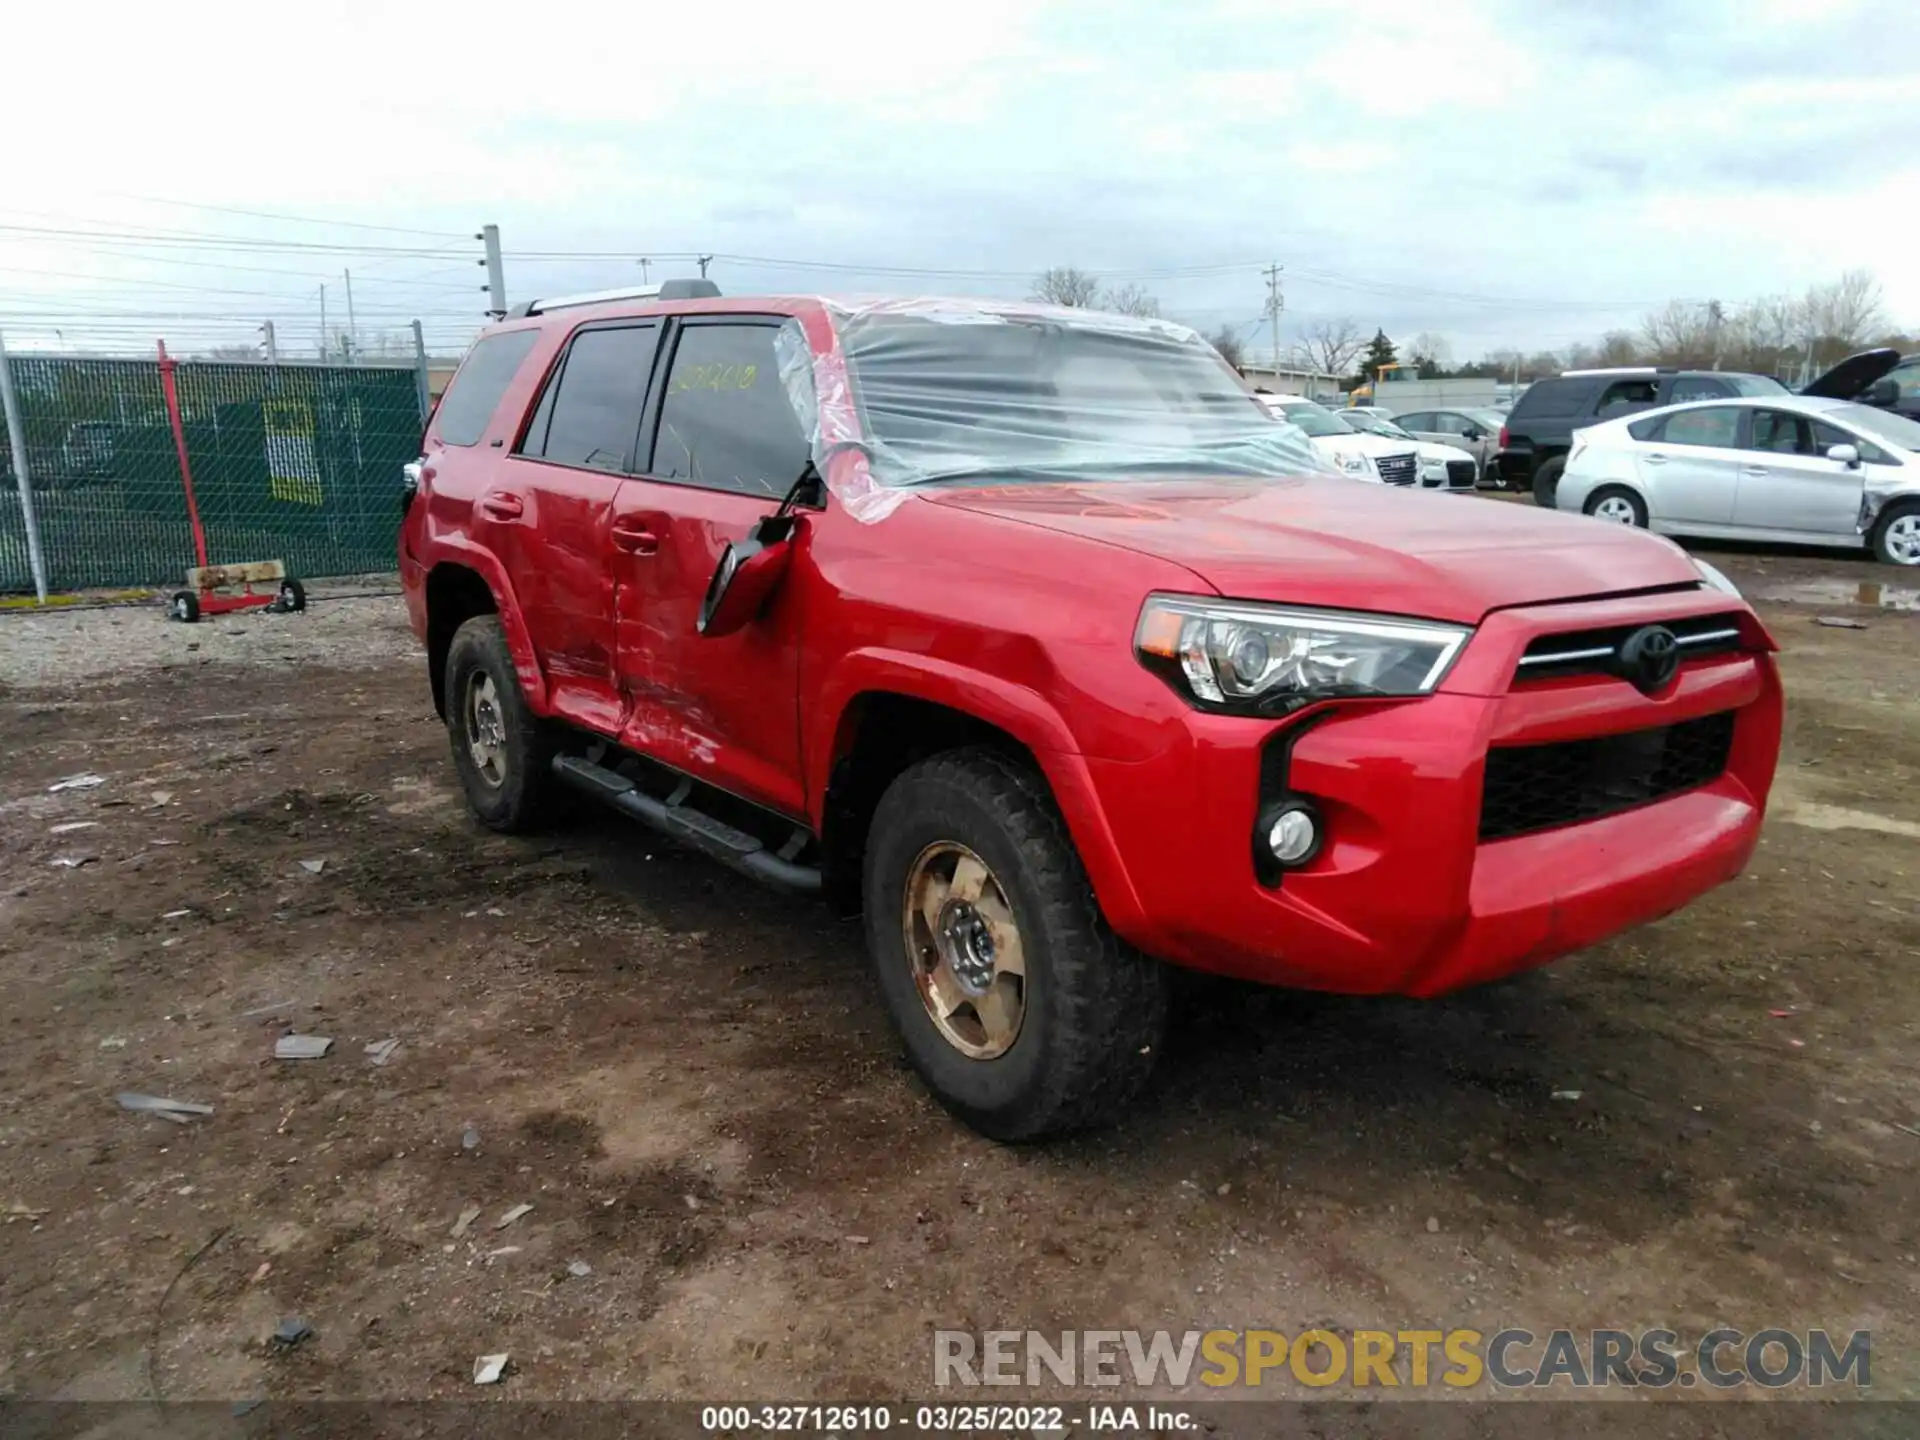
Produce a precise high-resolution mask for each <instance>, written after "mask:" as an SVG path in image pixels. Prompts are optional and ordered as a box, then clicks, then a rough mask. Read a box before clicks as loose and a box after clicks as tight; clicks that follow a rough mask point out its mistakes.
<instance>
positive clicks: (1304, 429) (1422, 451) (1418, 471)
mask: <svg viewBox="0 0 1920 1440" xmlns="http://www.w3.org/2000/svg"><path fill="white" fill-rule="evenodd" d="M1257 398H1258V399H1259V401H1260V403H1261V404H1262V405H1264V406H1265V407H1266V409H1267V412H1268V413H1269V414H1271V415H1272V416H1273V417H1274V419H1276V420H1284V421H1285V422H1287V423H1288V424H1289V425H1293V426H1295V427H1296V428H1298V429H1299V430H1300V431H1301V433H1303V434H1304V435H1305V436H1306V437H1307V439H1308V440H1309V441H1311V442H1312V444H1313V448H1314V450H1315V451H1316V452H1317V453H1319V454H1320V455H1322V456H1324V457H1325V458H1326V459H1327V460H1328V461H1330V462H1331V463H1332V464H1333V465H1334V467H1335V468H1337V469H1338V470H1339V471H1340V473H1341V474H1343V475H1347V476H1349V477H1351V478H1353V479H1356V480H1374V481H1378V482H1380V483H1381V484H1383V485H1418V486H1420V487H1422V488H1426V489H1437V490H1471V489H1473V486H1474V479H1475V476H1474V467H1473V465H1472V464H1471V463H1466V464H1462V463H1460V460H1461V456H1460V452H1458V451H1456V450H1452V449H1450V448H1449V447H1447V446H1445V445H1434V444H1429V443H1426V442H1423V441H1421V440H1418V439H1415V438H1414V437H1413V436H1411V435H1409V434H1407V432H1406V431H1404V430H1402V429H1401V428H1400V427H1399V426H1397V425H1395V424H1394V423H1393V422H1392V421H1390V420H1381V419H1379V418H1378V417H1376V416H1373V415H1370V414H1366V413H1364V412H1360V411H1341V412H1339V413H1338V414H1336V413H1335V412H1334V411H1332V410H1329V409H1327V408H1326V406H1324V405H1316V404H1315V403H1314V402H1313V401H1311V400H1307V399H1304V398H1302V397H1301V396H1298V395H1260V396H1258V397H1257Z"/></svg>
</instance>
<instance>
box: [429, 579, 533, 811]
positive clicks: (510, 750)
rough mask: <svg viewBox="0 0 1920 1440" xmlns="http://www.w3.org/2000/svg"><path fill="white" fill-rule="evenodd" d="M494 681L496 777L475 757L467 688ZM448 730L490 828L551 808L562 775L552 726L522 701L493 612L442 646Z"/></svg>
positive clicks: (476, 807)
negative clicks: (555, 764)
mask: <svg viewBox="0 0 1920 1440" xmlns="http://www.w3.org/2000/svg"><path fill="white" fill-rule="evenodd" d="M483 679H484V680H488V681H491V682H492V686H491V695H492V698H491V701H490V702H489V703H490V706H491V712H490V713H491V715H492V716H493V717H494V718H496V719H497V720H498V723H499V729H500V734H499V738H498V744H497V746H496V747H495V748H496V750H497V753H498V757H499V764H498V774H497V777H496V776H493V775H490V774H489V773H487V772H486V771H484V770H483V769H482V767H481V765H480V763H479V761H478V760H476V758H475V756H474V753H473V749H472V745H473V741H474V740H475V738H476V736H475V732H474V727H475V714H474V705H473V695H472V693H471V691H470V688H469V687H473V686H478V685H480V684H481V682H482V680H483ZM446 696H447V736H448V739H449V741H450V742H451V743H452V746H453V765H454V769H455V770H457V771H458V772H459V774H460V788H461V789H463V790H464V791H466V794H467V804H468V806H469V807H470V808H471V809H472V810H473V813H474V814H475V815H476V816H478V817H479V820H480V823H481V824H483V825H485V826H487V827H488V828H489V829H493V830H499V831H502V832H503V833H506V834H513V833H515V832H518V831H523V830H530V829H533V828H534V827H535V826H537V825H538V824H539V823H540V821H541V820H542V819H543V818H544V817H545V816H546V815H547V814H548V813H549V811H550V809H551V807H552V804H553V799H554V793H555V791H556V789H557V788H558V784H559V782H558V781H557V780H555V779H554V775H553V770H552V768H551V767H552V764H553V756H554V748H555V746H554V736H553V732H552V730H551V728H550V727H549V726H548V725H547V724H546V723H545V722H544V721H542V720H541V719H540V717H539V716H537V715H535V714H534V713H533V711H532V710H531V709H529V708H528V706H527V697H526V695H525V694H524V693H523V692H522V691H521V689H520V680H519V677H518V676H517V675H516V674H515V672H514V668H513V656H512V655H511V654H510V653H509V652H508V650H507V637H506V634H505V632H504V631H502V630H501V628H500V619H499V617H498V616H496V615H477V616H475V617H474V618H473V619H471V620H469V621H467V622H466V623H465V624H464V625H462V626H461V627H460V628H459V629H458V630H456V631H455V632H454V635H453V643H452V645H450V646H449V647H448V649H447V676H446Z"/></svg>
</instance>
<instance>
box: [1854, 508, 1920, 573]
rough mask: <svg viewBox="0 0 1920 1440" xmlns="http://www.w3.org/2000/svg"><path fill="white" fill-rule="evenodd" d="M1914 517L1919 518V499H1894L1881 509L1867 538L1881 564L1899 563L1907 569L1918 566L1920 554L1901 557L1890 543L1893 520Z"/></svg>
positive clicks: (1913, 518)
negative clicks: (1912, 556)
mask: <svg viewBox="0 0 1920 1440" xmlns="http://www.w3.org/2000/svg"><path fill="white" fill-rule="evenodd" d="M1915 519H1920V500H1896V501H1894V502H1893V504H1891V505H1889V506H1887V508H1886V509H1884V510H1882V511H1881V512H1880V518H1879V519H1878V520H1876V521H1874V522H1873V531H1872V533H1871V534H1870V535H1869V536H1868V539H1867V543H1868V545H1869V546H1870V547H1871V548H1872V550H1873V558H1874V559H1876V560H1878V561H1879V562H1880V563H1881V564H1882V565H1899V566H1902V567H1904V568H1908V569H1911V568H1912V567H1914V566H1920V555H1916V556H1914V558H1911V559H1902V558H1901V557H1900V556H1899V555H1897V554H1895V553H1894V551H1893V548H1892V545H1891V541H1892V538H1893V537H1892V531H1893V525H1894V522H1895V521H1896V520H1915ZM1903 528H1904V527H1903ZM1909 553H1911V552H1909Z"/></svg>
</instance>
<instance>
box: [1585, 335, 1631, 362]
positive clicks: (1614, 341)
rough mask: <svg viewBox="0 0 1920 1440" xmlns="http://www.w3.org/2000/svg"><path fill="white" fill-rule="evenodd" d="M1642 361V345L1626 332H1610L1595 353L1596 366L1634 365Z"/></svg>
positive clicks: (1603, 338)
mask: <svg viewBox="0 0 1920 1440" xmlns="http://www.w3.org/2000/svg"><path fill="white" fill-rule="evenodd" d="M1639 359H1640V343H1639V342H1638V341H1637V340H1635V339H1634V338H1633V335H1632V333H1631V332H1629V331H1626V330H1609V331H1608V332H1607V333H1606V334H1605V335H1604V336H1602V337H1601V340H1600V344H1599V347H1598V348H1597V349H1595V350H1594V352H1593V363H1594V364H1595V365H1632V364H1635V363H1637V362H1638V361H1639Z"/></svg>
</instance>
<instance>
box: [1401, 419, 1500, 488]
mask: <svg viewBox="0 0 1920 1440" xmlns="http://www.w3.org/2000/svg"><path fill="white" fill-rule="evenodd" d="M1393 423H1394V424H1396V425H1398V426H1399V427H1400V428H1401V429H1402V430H1405V431H1406V432H1407V433H1408V434H1409V435H1411V436H1413V438H1414V439H1416V440H1429V441H1431V442H1433V443H1434V444H1435V445H1451V446H1453V447H1454V448H1455V449H1457V450H1465V451H1467V452H1468V453H1469V454H1470V455H1472V456H1473V458H1474V460H1475V461H1476V462H1478V464H1479V466H1480V470H1479V474H1480V478H1481V480H1482V481H1483V482H1484V481H1487V480H1491V479H1492V478H1493V472H1490V471H1489V470H1488V469H1487V465H1488V462H1490V461H1491V460H1492V459H1493V457H1494V455H1495V454H1496V453H1497V452H1498V451H1499V449H1500V427H1501V426H1502V425H1504V424H1506V423H1507V422H1506V421H1505V419H1503V418H1502V417H1501V415H1500V413H1499V412H1498V411H1496V410H1481V409H1475V408H1465V409H1463V408H1460V407H1458V406H1456V407H1454V408H1451V409H1444V408H1443V409H1435V410H1408V411H1405V412H1403V413H1401V414H1398V415H1395V416H1394V417H1393Z"/></svg>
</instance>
